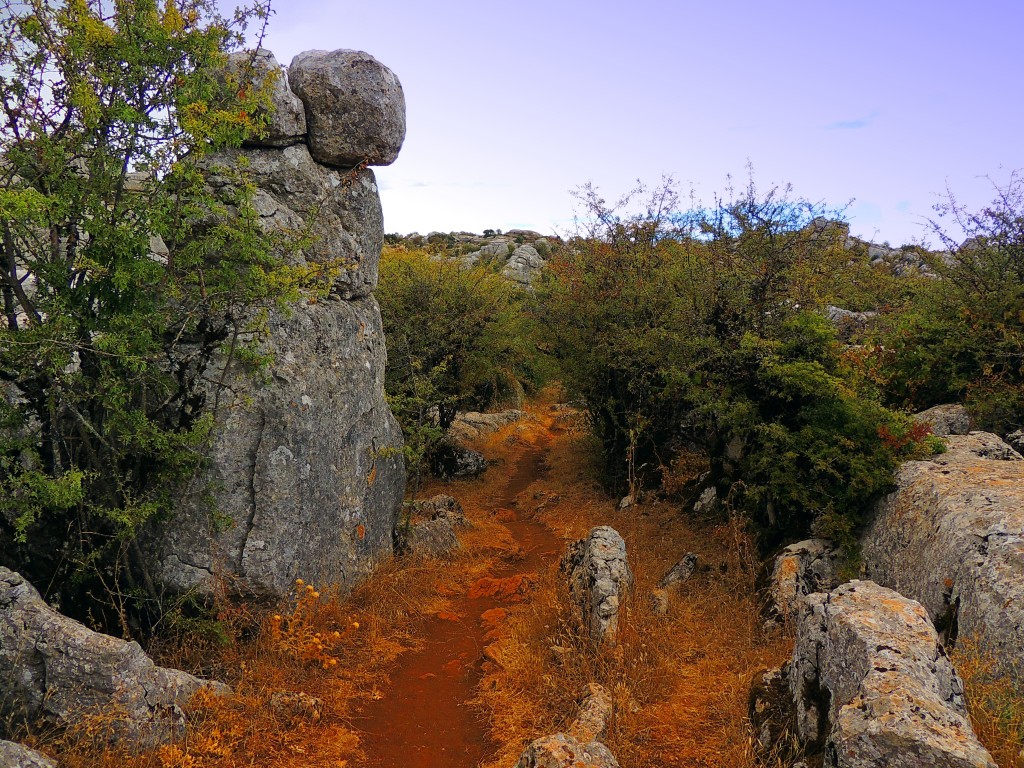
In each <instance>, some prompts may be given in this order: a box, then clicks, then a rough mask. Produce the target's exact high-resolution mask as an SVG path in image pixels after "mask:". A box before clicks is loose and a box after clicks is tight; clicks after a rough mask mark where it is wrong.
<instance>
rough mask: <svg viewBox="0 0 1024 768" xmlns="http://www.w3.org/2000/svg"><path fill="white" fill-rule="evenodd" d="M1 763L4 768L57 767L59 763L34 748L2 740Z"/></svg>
mask: <svg viewBox="0 0 1024 768" xmlns="http://www.w3.org/2000/svg"><path fill="white" fill-rule="evenodd" d="M0 765H2V766H3V767H4V768H57V763H55V762H54V761H53V760H51V759H50V758H48V757H47V756H46V755H43V754H40V753H39V752H36V751H35V750H34V749H29V748H28V747H25V746H22V745H21V744H15V743H14V742H13V741H0Z"/></svg>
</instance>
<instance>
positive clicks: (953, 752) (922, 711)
mask: <svg viewBox="0 0 1024 768" xmlns="http://www.w3.org/2000/svg"><path fill="white" fill-rule="evenodd" d="M780 710H783V711H780ZM750 717H751V722H752V724H753V726H754V729H755V733H756V735H757V740H758V744H759V746H760V747H761V748H762V749H764V750H769V749H772V748H774V747H776V746H777V745H778V744H781V743H784V742H785V740H786V738H787V733H786V732H787V731H789V732H790V733H792V734H793V735H794V736H795V737H796V740H797V742H798V744H799V745H800V749H801V751H802V752H803V753H805V754H808V755H819V756H821V757H822V760H823V765H824V766H826V768H869V766H880V765H885V766H897V767H902V766H905V767H906V768H911V767H916V766H923V765H927V766H932V767H933V768H995V763H994V762H993V761H992V758H991V756H990V755H989V754H988V752H987V751H986V750H985V749H984V748H983V747H982V746H981V744H980V743H979V742H978V740H977V738H976V736H975V735H974V732H973V730H972V729H971V725H970V721H969V720H968V718H967V711H966V707H965V704H964V698H963V684H962V683H961V681H960V679H959V678H958V677H957V675H956V672H955V671H954V670H953V667H952V665H951V664H950V662H949V659H948V657H947V656H946V653H945V650H944V649H943V647H942V645H941V643H940V642H939V639H938V636H937V634H936V633H935V630H934V628H933V627H932V624H931V622H930V621H929V619H928V615H927V613H926V612H925V610H924V608H923V607H922V606H921V605H920V604H919V603H916V602H914V601H913V600H908V599H906V598H904V597H902V596H900V595H899V594H897V593H895V592H893V591H892V590H890V589H886V588H884V587H880V586H879V585H877V584H875V583H873V582H870V581H852V582H849V583H847V584H844V585H842V586H840V587H839V588H837V589H835V590H834V591H832V592H829V593H816V594H813V595H809V596H808V597H806V598H805V599H804V600H803V601H802V602H801V603H800V607H799V616H798V619H797V634H796V645H795V648H794V651H793V657H792V659H791V661H790V662H789V663H788V664H787V665H786V666H785V667H784V668H783V669H782V670H775V671H773V672H770V673H768V674H767V675H766V676H765V678H764V680H763V681H762V683H761V685H760V686H757V687H755V690H754V692H753V694H752V700H751V712H750Z"/></svg>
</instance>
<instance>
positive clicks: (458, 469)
mask: <svg viewBox="0 0 1024 768" xmlns="http://www.w3.org/2000/svg"><path fill="white" fill-rule="evenodd" d="M485 469H487V459H486V458H484V455H483V454H482V453H480V452H479V451H474V450H473V449H471V448H466V447H464V446H461V445H459V444H458V443H456V442H454V441H451V440H443V441H441V443H440V444H439V445H438V446H437V447H436V448H435V449H434V451H433V453H432V454H431V456H430V471H431V472H432V473H433V474H434V475H435V476H436V477H439V478H441V479H442V480H456V479H458V478H461V477H479V476H480V475H481V474H483V472H484V470H485Z"/></svg>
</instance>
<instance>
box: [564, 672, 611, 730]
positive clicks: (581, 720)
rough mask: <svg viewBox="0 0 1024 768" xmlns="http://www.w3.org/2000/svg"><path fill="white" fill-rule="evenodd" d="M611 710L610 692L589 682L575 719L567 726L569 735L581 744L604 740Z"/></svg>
mask: <svg viewBox="0 0 1024 768" xmlns="http://www.w3.org/2000/svg"><path fill="white" fill-rule="evenodd" d="M613 711H614V703H613V702H612V697H611V694H609V693H608V691H607V690H606V689H605V688H604V687H603V686H600V685H598V684H597V683H591V684H590V685H588V686H587V690H586V692H585V693H584V695H583V701H582V703H581V704H580V711H579V714H578V715H577V716H576V720H575V721H573V724H572V725H571V726H569V735H570V736H572V737H573V738H574V739H576V740H577V741H579V742H580V743H582V744H589V743H590V742H592V741H604V739H605V737H606V736H607V735H608V723H609V722H610V721H611V719H612V713H613Z"/></svg>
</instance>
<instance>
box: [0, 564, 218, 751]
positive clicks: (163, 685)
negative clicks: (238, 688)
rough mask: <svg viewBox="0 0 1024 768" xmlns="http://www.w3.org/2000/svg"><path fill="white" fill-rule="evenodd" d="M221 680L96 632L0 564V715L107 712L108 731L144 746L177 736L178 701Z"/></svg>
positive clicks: (64, 722)
mask: <svg viewBox="0 0 1024 768" xmlns="http://www.w3.org/2000/svg"><path fill="white" fill-rule="evenodd" d="M204 687H209V688H213V689H215V690H217V691H218V692H227V691H228V690H229V689H228V688H227V686H224V685H222V684H220V683H211V682H207V681H203V680H200V679H199V678H197V677H193V676H192V675H189V674H187V673H185V672H182V671H180V670H177V669H167V668H165V667H158V666H157V665H156V664H154V663H153V661H152V659H150V658H149V657H148V656H147V655H146V654H145V653H143V651H142V648H141V647H139V644H138V643H135V642H126V641H124V640H119V639H118V638H115V637H110V636H109V635H102V634H100V633H98V632H93V631H92V630H90V629H88V628H87V627H85V626H83V625H82V624H79V623H78V622H77V621H73V620H72V619H69V618H67V617H66V616H62V615H61V614H59V613H57V612H56V611H55V610H53V609H52V608H51V607H50V606H48V605H47V604H46V603H45V602H44V601H43V599H42V597H40V595H39V592H37V591H36V589H35V588H34V587H33V586H32V585H31V584H29V583H28V582H27V581H25V580H24V579H23V578H22V577H21V575H20V574H18V573H15V572H14V571H11V570H8V569H7V568H4V567H2V566H0V715H2V716H3V717H6V718H10V719H11V720H13V721H16V722H35V721H38V720H40V719H42V720H43V721H44V722H45V723H47V724H48V725H51V726H56V727H58V728H63V727H67V726H71V725H73V724H76V723H80V722H82V721H83V720H84V719H86V718H89V717H94V716H103V717H104V718H110V723H109V737H110V739H111V740H112V741H127V742H129V743H130V744H131V745H132V746H133V747H136V746H137V747H146V746H152V745H154V744H158V743H161V742H164V741H167V740H169V739H171V738H173V737H174V736H176V735H179V734H180V733H181V731H182V729H183V728H184V725H185V718H184V714H183V712H182V709H181V708H182V706H183V705H185V704H186V703H187V702H188V700H189V698H190V697H191V696H192V694H194V693H195V692H196V691H198V690H199V689H200V688H204Z"/></svg>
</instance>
